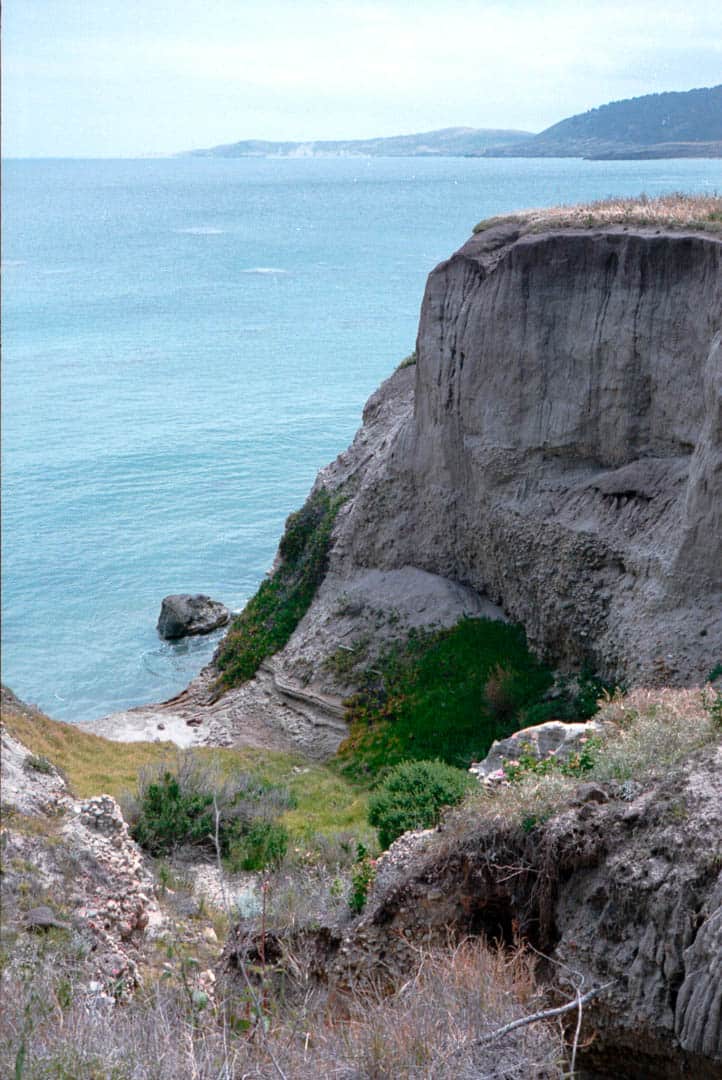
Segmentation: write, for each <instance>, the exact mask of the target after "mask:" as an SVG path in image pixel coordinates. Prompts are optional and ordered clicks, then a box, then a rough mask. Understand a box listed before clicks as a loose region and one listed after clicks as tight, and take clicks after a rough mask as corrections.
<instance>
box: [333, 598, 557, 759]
mask: <svg viewBox="0 0 722 1080" xmlns="http://www.w3.org/2000/svg"><path fill="white" fill-rule="evenodd" d="M552 682H553V677H552V674H551V672H550V671H549V670H548V669H547V668H545V667H544V666H543V665H541V664H540V663H539V662H538V661H537V660H536V659H535V658H534V657H533V656H532V655H531V653H530V652H529V650H528V648H527V645H526V639H525V637H524V632H523V630H522V629H521V628H520V627H518V626H512V625H511V624H509V623H504V622H499V621H496V620H492V619H463V620H462V621H461V622H459V623H457V624H456V626H453V627H451V628H448V629H443V630H436V631H430V632H429V631H427V632H418V631H417V632H413V633H411V634H410V635H409V637H408V639H407V640H406V641H405V642H403V643H401V644H397V645H395V646H392V647H391V648H390V650H389V651H388V652H387V653H386V654H385V655H384V656H382V657H381V658H380V659H379V660H378V661H376V663H375V666H374V670H373V671H369V672H367V673H366V676H365V685H364V687H363V689H362V690H361V691H359V693H357V694H355V695H354V696H353V697H351V698H350V699H349V700H348V701H347V702H346V706H347V712H346V718H347V721H348V722H349V725H350V734H349V736H348V738H347V739H346V740H345V742H344V743H343V744H342V745H341V747H340V750H339V756H340V759H341V761H342V763H343V765H344V768H345V770H346V771H347V772H348V774H349V775H351V776H357V777H365V776H368V775H373V774H378V773H379V771H380V770H381V769H382V768H384V767H386V766H389V765H396V764H398V763H399V762H401V761H406V760H411V759H415V760H418V759H422V760H430V759H433V758H439V759H440V760H442V761H446V762H448V763H449V764H452V765H457V766H459V767H462V768H463V767H468V766H469V765H470V764H471V762H472V761H473V760H477V761H478V760H480V759H481V758H482V757H484V755H485V754H486V753H487V751H488V749H489V747H490V746H491V743H492V742H493V741H494V739H498V738H502V737H504V736H505V735H510V734H511V733H512V732H513V731H515V730H517V728H518V727H519V723H518V718H519V716H520V715H521V714H522V713H523V711H524V710H525V709H528V708H529V707H531V706H532V705H535V704H538V703H540V702H541V701H542V699H543V697H544V694H545V692H546V691H547V690H548V688H549V687H550V686H551V685H552Z"/></svg>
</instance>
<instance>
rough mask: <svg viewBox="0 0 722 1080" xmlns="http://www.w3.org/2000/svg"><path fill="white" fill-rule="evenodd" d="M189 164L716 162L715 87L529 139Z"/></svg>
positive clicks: (291, 152) (518, 136)
mask: <svg viewBox="0 0 722 1080" xmlns="http://www.w3.org/2000/svg"><path fill="white" fill-rule="evenodd" d="M189 155H190V156H192V157H226V158H237V157H277V158H301V157H580V158H587V159H591V160H623V159H627V160H640V159H643V158H679V157H697V158H705V157H708V158H718V157H722V84H720V85H719V86H713V87H702V88H700V89H697V90H686V91H680V92H677V91H670V92H668V93H663V94H646V95H644V96H643V97H636V98H629V99H628V100H625V101H613V102H611V103H610V104H607V105H601V106H600V107H599V108H596V109H590V110H589V111H588V112H585V113H578V114H577V115H576V116H570V117H568V118H567V119H565V120H560V121H559V123H557V124H553V125H552V126H551V127H549V128H546V130H544V131H542V132H540V133H539V134H538V135H534V134H533V133H532V132H529V131H517V130H513V129H507V128H473V127H449V128H442V129H441V130H439V131H425V132H421V133H417V134H414V135H393V136H390V137H388V138H376V139H337V140H310V141H306V142H270V141H267V140H262V139H244V140H241V141H240V142H234V143H225V144H223V145H221V146H211V147H208V148H207V149H200V150H189V151H186V152H185V153H184V154H183V156H189Z"/></svg>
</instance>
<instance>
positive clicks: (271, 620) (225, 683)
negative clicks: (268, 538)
mask: <svg viewBox="0 0 722 1080" xmlns="http://www.w3.org/2000/svg"><path fill="white" fill-rule="evenodd" d="M342 501H343V500H342V498H341V497H338V496H336V497H334V496H332V495H330V494H329V492H328V491H326V490H325V489H324V488H320V489H318V490H317V491H315V492H313V494H311V495H310V496H309V498H308V499H307V500H306V502H305V503H304V505H303V506H302V507H301V509H300V510H298V511H297V512H296V513H294V514H291V515H290V517H289V518H288V520H287V521H286V529H285V532H284V534H283V537H282V539H281V543H280V545H279V549H278V551H279V555H280V556H281V563H280V566H279V567H278V569H277V570H276V571H275V573H274V574H273V576H272V577H270V578H267V579H266V580H265V581H263V582H262V583H261V586H260V588H259V590H258V592H257V593H256V594H255V596H253V597H252V598H251V599H250V600H249V601H248V603H247V604H246V606H245V608H244V609H243V611H242V612H241V614H240V615H238V616H237V618H235V619H234V620H233V622H232V624H231V628H230V630H229V631H228V634H227V635H226V637H225V638H224V639H223V641H222V642H221V644H220V646H219V648H218V652H217V653H216V656H215V663H216V666H217V667H218V669H219V670H220V672H221V675H220V679H219V684H220V685H221V686H222V687H226V688H227V687H231V686H238V685H240V684H241V683H244V682H247V680H248V679H250V678H252V677H253V676H254V675H255V673H256V671H257V670H258V668H259V667H260V665H261V663H262V661H263V660H265V659H266V657H267V656H272V655H273V653H276V652H278V651H279V649H282V648H283V647H284V645H285V644H286V643H287V641H288V639H289V638H290V637H291V634H292V633H293V631H294V630H295V629H296V627H297V626H298V623H299V622H300V621H301V619H302V618H303V616H304V615H305V614H306V611H307V610H308V607H309V605H310V603H311V601H312V600H313V597H314V595H315V593H316V589H317V588H318V586H319V584H320V583H321V581H322V580H323V577H324V574H325V573H326V569H327V565H328V549H329V544H330V541H331V532H332V530H333V524H334V521H335V520H336V514H337V513H338V510H339V507H340V506H341V503H342Z"/></svg>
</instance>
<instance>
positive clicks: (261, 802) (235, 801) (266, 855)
mask: <svg viewBox="0 0 722 1080" xmlns="http://www.w3.org/2000/svg"><path fill="white" fill-rule="evenodd" d="M290 802H291V798H290V795H289V792H288V791H287V790H286V789H283V788H280V787H274V786H271V785H266V784H262V783H260V782H259V781H258V780H257V779H255V778H254V777H252V776H250V775H249V774H248V773H243V772H236V773H231V774H230V775H226V776H223V775H222V774H221V772H220V770H219V769H218V768H217V767H215V768H214V767H213V766H212V765H210V766H209V764H208V763H207V762H205V761H203V760H202V759H198V758H197V757H196V756H195V754H194V753H193V752H192V751H186V752H185V753H179V754H178V755H177V758H176V761H175V763H173V764H166V765H165V766H160V767H155V768H153V769H147V770H144V771H143V772H141V775H140V777H139V780H138V795H137V799H136V800H134V801H133V802H132V803H129V804H127V805H126V813H127V814H128V817H129V820H130V822H131V832H132V835H133V837H134V839H135V840H137V842H138V843H139V844H140V845H141V847H143V848H145V849H146V850H147V851H149V852H150V853H151V854H152V855H167V854H169V853H171V852H173V851H174V850H176V849H177V848H179V847H181V846H191V847H193V846H195V847H200V848H206V849H207V850H209V851H214V850H215V849H216V844H217V845H218V847H219V848H220V852H221V854H222V855H223V856H224V857H226V858H229V859H231V861H232V862H233V866H234V869H260V868H262V867H263V866H265V865H267V864H268V863H269V862H276V861H279V860H280V859H282V858H283V856H284V855H285V851H286V845H287V842H288V834H287V832H286V829H285V828H284V826H283V825H281V824H280V823H279V822H278V820H277V819H278V817H279V816H280V814H281V813H282V812H283V811H284V810H285V809H286V808H287V807H288V806H289V804H290Z"/></svg>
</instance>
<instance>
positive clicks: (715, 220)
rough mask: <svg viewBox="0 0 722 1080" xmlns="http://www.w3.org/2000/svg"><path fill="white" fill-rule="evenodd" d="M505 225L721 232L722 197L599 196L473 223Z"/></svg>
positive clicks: (482, 226) (539, 229) (538, 229)
mask: <svg viewBox="0 0 722 1080" xmlns="http://www.w3.org/2000/svg"><path fill="white" fill-rule="evenodd" d="M505 224H518V225H519V226H520V227H521V232H522V234H524V233H534V232H545V231H547V230H548V229H594V228H599V227H600V226H601V227H603V226H605V225H626V226H629V225H635V226H638V227H645V228H664V229H670V230H679V229H690V230H693V231H694V232H699V231H702V232H710V233H722V196H720V195H716V194H715V195H686V194H684V193H683V192H675V193H674V194H671V195H658V196H655V197H650V196H648V195H638V196H636V197H634V198H626V199H625V198H610V199H600V200H598V201H597V202H588V203H578V204H577V205H574V206H566V205H561V206H549V207H539V208H537V209H531V210H520V211H519V212H518V213H514V214H503V215H500V216H498V217H492V218H487V219H486V220H485V221H480V222H479V224H478V225H475V226H474V232H475V233H480V232H485V231H486V230H487V229H491V228H493V227H494V226H495V225H505Z"/></svg>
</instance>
